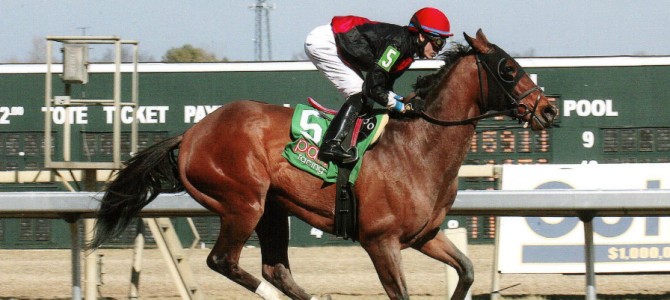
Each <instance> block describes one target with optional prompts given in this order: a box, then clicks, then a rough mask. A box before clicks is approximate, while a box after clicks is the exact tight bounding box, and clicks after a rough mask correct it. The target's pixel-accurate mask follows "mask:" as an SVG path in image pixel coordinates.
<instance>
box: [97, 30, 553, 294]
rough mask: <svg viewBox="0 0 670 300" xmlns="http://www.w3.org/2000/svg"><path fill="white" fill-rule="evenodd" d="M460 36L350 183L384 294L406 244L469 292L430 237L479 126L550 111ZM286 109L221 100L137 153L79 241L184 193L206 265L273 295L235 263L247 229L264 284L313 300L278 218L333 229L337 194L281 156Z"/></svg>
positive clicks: (484, 46) (442, 239)
mask: <svg viewBox="0 0 670 300" xmlns="http://www.w3.org/2000/svg"><path fill="white" fill-rule="evenodd" d="M464 36H465V39H466V41H467V42H468V44H469V46H470V47H467V46H464V45H461V47H457V48H458V50H457V51H454V52H455V53H450V54H448V55H447V58H449V59H447V60H446V63H445V65H444V66H443V67H441V68H440V70H438V71H437V72H436V73H434V74H431V75H427V76H424V77H422V78H420V79H419V80H417V83H416V84H415V89H416V92H417V94H418V95H419V96H420V97H421V98H423V99H425V105H424V109H423V111H422V113H421V114H419V116H418V117H414V118H408V117H401V118H393V119H392V120H391V121H389V123H388V125H387V126H386V129H385V132H384V135H383V136H382V138H381V139H380V140H379V141H378V143H377V144H376V145H375V146H374V147H372V148H371V149H370V150H369V151H368V152H367V153H366V154H365V156H363V158H362V159H363V167H362V169H361V171H360V173H359V177H358V180H357V182H356V184H355V187H354V192H355V194H356V198H357V199H359V204H358V209H359V211H358V216H359V228H358V231H357V232H358V236H356V237H355V239H356V240H358V241H359V242H360V245H361V246H362V247H363V248H364V249H365V251H366V252H367V253H368V255H369V256H370V259H371V260H372V262H373V265H374V267H375V269H376V271H377V274H378V276H379V279H380V281H381V284H382V286H383V287H384V289H385V291H386V293H387V295H388V297H389V298H391V299H408V298H409V293H408V290H407V287H406V283H405V278H404V275H403V271H402V268H401V250H402V249H405V248H410V247H411V248H414V249H417V250H418V251H420V252H422V253H424V254H425V255H428V256H429V257H432V258H434V259H436V260H439V261H441V262H443V263H446V264H448V265H450V266H451V267H453V268H455V269H456V271H457V273H458V275H459V280H458V284H457V286H456V290H455V293H454V294H453V297H452V299H463V298H464V297H465V295H466V293H467V291H468V290H469V288H470V286H471V285H472V282H473V280H474V272H473V267H472V263H471V261H470V260H469V259H468V258H467V257H466V256H465V255H464V254H463V253H461V252H460V251H459V250H458V249H457V248H456V247H455V246H454V245H453V244H452V243H451V242H450V241H449V240H448V239H447V237H446V236H445V235H444V234H438V233H439V231H440V225H441V224H442V222H443V220H444V218H445V216H446V213H447V212H448V211H449V209H450V208H451V206H452V204H453V203H454V199H455V197H456V192H457V184H458V178H457V174H458V170H459V168H460V166H461V164H462V163H463V160H464V159H465V156H466V153H467V151H468V148H469V146H470V141H471V139H472V137H473V135H474V132H475V127H476V124H477V121H478V120H479V119H481V118H483V117H487V116H490V115H491V113H487V112H490V111H492V110H495V111H499V113H495V114H501V113H500V112H504V113H505V114H510V115H511V116H512V117H513V118H516V119H519V121H521V122H526V123H527V124H529V125H530V126H531V128H532V129H533V130H542V129H544V128H548V127H551V125H552V123H553V120H554V117H555V116H556V114H557V109H556V108H555V107H553V106H552V105H551V104H550V103H549V102H548V99H547V98H546V97H545V95H544V94H543V92H542V90H540V89H539V88H538V87H537V85H535V83H533V81H532V80H531V79H530V77H529V76H528V75H527V74H526V73H525V72H524V71H523V69H522V68H521V67H520V66H519V64H518V63H517V62H516V61H515V60H514V59H513V58H512V57H510V56H509V55H508V54H507V53H505V52H504V51H503V50H502V49H500V48H499V47H498V46H496V45H494V44H491V43H489V41H488V40H487V38H486V36H485V35H484V34H483V33H482V31H481V29H480V30H479V31H477V34H476V37H475V38H473V37H470V36H468V35H467V34H464ZM468 48H469V49H468ZM292 112H293V109H291V108H285V107H279V106H275V105H271V104H266V103H261V102H255V101H237V102H233V103H229V104H226V105H224V106H222V107H221V108H219V109H218V110H216V111H214V112H212V113H211V114H209V115H208V116H207V117H205V118H204V119H202V120H201V121H200V122H199V123H197V124H195V125H194V126H193V127H191V128H190V129H188V130H187V131H186V132H184V133H183V134H182V135H179V136H175V137H172V138H169V139H167V140H165V141H162V142H160V143H158V144H156V145H153V146H151V147H149V148H147V149H145V150H143V151H141V152H139V153H138V154H137V155H135V156H134V157H133V158H131V159H130V160H129V161H128V162H127V163H126V166H125V168H124V169H122V170H120V172H119V173H118V175H117V177H116V179H115V180H114V181H112V182H111V183H110V184H109V185H108V186H107V188H106V193H105V195H104V197H103V198H102V201H101V205H100V209H99V211H98V214H97V224H96V228H95V231H96V232H95V236H94V239H93V240H92V241H91V243H90V244H89V245H88V246H89V247H90V248H97V247H99V246H101V245H102V244H103V243H104V242H105V241H107V240H108V239H109V238H111V237H113V236H117V235H119V234H120V233H121V232H122V231H123V230H124V229H125V228H126V226H127V225H128V224H129V223H130V222H131V221H132V220H133V219H134V218H136V217H137V215H138V214H139V213H140V211H141V209H142V208H143V207H144V206H145V205H147V204H148V203H149V202H150V201H152V200H153V199H154V198H155V197H156V196H157V195H158V194H159V193H162V192H179V191H184V190H185V191H186V192H188V194H190V195H191V196H192V197H193V198H194V199H195V200H196V201H198V202H199V203H200V204H202V205H203V206H204V207H206V208H207V209H209V210H211V211H212V212H214V213H216V214H217V215H218V216H219V218H220V222H221V229H220V233H219V237H218V239H217V241H216V243H215V245H214V246H213V247H212V251H211V253H210V254H209V256H208V257H207V265H208V266H209V267H210V268H211V269H213V270H214V271H216V272H219V273H221V274H223V275H224V276H226V277H227V278H229V279H230V280H232V281H234V282H236V283H238V284H240V285H242V286H244V287H245V288H247V289H248V290H250V291H252V292H255V293H257V294H258V295H260V296H261V297H263V298H264V299H279V298H280V296H279V293H278V292H277V290H276V289H274V288H272V287H271V286H270V285H268V284H267V283H266V282H264V281H261V280H259V279H258V278H256V277H254V276H253V275H251V274H249V273H247V271H245V270H243V269H242V268H241V267H240V265H239V258H240V253H241V251H242V248H243V246H244V244H245V242H246V241H247V240H248V238H249V237H250V235H251V234H252V233H253V232H254V231H256V234H257V235H258V239H259V241H260V248H261V255H262V268H261V273H262V276H263V278H264V279H265V280H266V281H267V282H269V283H270V284H272V285H274V286H275V287H276V288H277V289H279V290H280V291H281V292H283V293H284V294H285V295H287V296H289V297H290V298H292V299H316V298H315V297H314V298H313V296H311V295H310V294H308V293H307V292H305V291H304V290H303V289H302V288H301V287H300V286H298V284H297V283H295V281H294V280H293V278H292V275H291V268H290V264H289V259H288V254H287V248H288V237H289V236H288V235H289V224H288V215H289V214H292V215H294V216H296V217H298V218H300V219H302V220H303V221H305V222H307V223H308V224H310V225H312V226H314V227H316V228H318V229H321V230H323V231H325V232H329V233H332V232H333V231H334V210H335V193H336V188H335V185H334V184H328V183H324V182H323V181H322V180H321V179H318V178H316V177H314V176H312V175H310V174H307V173H305V172H303V171H300V170H298V169H297V168H295V167H293V166H292V165H290V164H289V163H288V162H287V160H286V159H285V158H283V157H282V151H283V149H284V147H285V146H286V144H287V143H288V142H289V127H290V124H291V117H292ZM177 150H178V156H177V157H176V159H175V152H176V151H177Z"/></svg>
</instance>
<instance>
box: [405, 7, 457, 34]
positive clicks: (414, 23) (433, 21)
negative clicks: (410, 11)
mask: <svg viewBox="0 0 670 300" xmlns="http://www.w3.org/2000/svg"><path fill="white" fill-rule="evenodd" d="M409 28H410V30H416V31H419V32H422V33H426V34H429V35H432V36H434V37H441V38H447V37H450V36H452V35H454V34H453V33H451V32H450V31H449V30H450V28H451V26H450V24H449V19H447V16H446V15H445V14H444V13H443V12H441V11H440V10H439V9H437V8H432V7H424V8H422V9H419V10H418V11H416V12H415V13H414V15H413V16H412V18H411V19H410V20H409Z"/></svg>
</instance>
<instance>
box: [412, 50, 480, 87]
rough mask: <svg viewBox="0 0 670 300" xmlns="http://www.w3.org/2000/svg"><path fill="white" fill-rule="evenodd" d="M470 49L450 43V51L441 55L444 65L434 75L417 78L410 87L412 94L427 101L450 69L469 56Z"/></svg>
mask: <svg viewBox="0 0 670 300" xmlns="http://www.w3.org/2000/svg"><path fill="white" fill-rule="evenodd" d="M472 51H473V50H472V48H471V47H470V46H469V45H464V44H458V43H452V44H451V49H449V50H448V51H446V52H445V53H443V54H442V55H444V65H443V66H442V67H440V68H439V69H438V70H437V71H436V72H435V73H433V74H429V75H423V76H419V77H417V79H416V83H414V84H413V85H412V88H413V89H414V92H415V93H416V95H417V96H419V97H421V98H422V99H428V97H429V95H430V92H431V91H432V90H433V89H434V88H435V87H436V86H437V85H438V84H439V83H440V82H441V81H442V79H443V77H444V76H445V75H446V74H447V73H449V70H450V69H451V67H453V66H454V64H456V62H457V61H458V60H459V59H461V58H462V57H464V56H467V55H469V54H471V52H472Z"/></svg>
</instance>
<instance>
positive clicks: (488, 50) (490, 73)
mask: <svg viewBox="0 0 670 300" xmlns="http://www.w3.org/2000/svg"><path fill="white" fill-rule="evenodd" d="M464 36H465V40H466V41H467V42H468V44H470V46H471V47H472V48H473V50H474V51H475V56H476V58H477V64H478V68H479V72H480V75H479V76H480V86H481V88H480V90H481V97H482V99H481V100H482V101H483V103H480V107H481V108H482V109H485V110H500V111H502V110H511V111H512V113H510V115H511V116H512V117H513V118H517V119H519V120H520V121H523V122H528V123H529V124H530V126H531V128H532V129H533V130H542V129H544V128H548V127H551V126H552V123H553V121H554V118H555V117H556V115H557V114H558V109H557V108H556V107H554V106H553V105H551V104H550V103H549V100H548V99H547V97H546V96H545V95H544V93H543V92H542V90H541V89H540V88H539V87H538V86H537V85H536V84H535V83H534V82H533V81H532V80H531V79H530V77H529V76H528V74H526V72H525V71H524V70H523V68H522V67H521V66H520V65H519V64H518V63H517V62H516V60H514V59H513V58H512V57H511V56H510V55H509V54H507V53H506V52H505V51H504V50H502V49H500V48H499V47H498V46H496V45H494V44H491V43H490V42H489V41H488V40H487V39H486V36H485V35H484V33H483V32H482V30H481V29H480V30H478V31H477V35H476V38H473V37H470V36H468V35H467V34H465V33H464ZM482 73H485V74H486V76H485V77H484V76H482V75H481V74H482ZM484 78H485V79H484ZM484 82H486V84H484Z"/></svg>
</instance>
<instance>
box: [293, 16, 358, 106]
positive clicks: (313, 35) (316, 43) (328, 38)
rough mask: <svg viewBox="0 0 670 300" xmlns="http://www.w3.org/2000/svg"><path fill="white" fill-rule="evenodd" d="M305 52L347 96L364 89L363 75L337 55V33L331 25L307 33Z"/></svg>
mask: <svg viewBox="0 0 670 300" xmlns="http://www.w3.org/2000/svg"><path fill="white" fill-rule="evenodd" d="M305 53H306V54H307V57H309V59H310V60H311V61H312V63H314V65H315V66H316V68H317V69H318V70H319V71H321V73H323V74H324V75H325V76H326V78H328V80H330V82H332V83H333V84H334V85H335V87H336V88H337V90H338V91H339V92H340V93H341V94H342V95H343V96H344V97H345V98H347V97H349V96H351V95H354V94H358V93H360V92H361V91H362V90H363V78H362V77H361V75H359V73H358V72H356V71H355V70H354V69H352V68H350V67H349V66H347V65H346V64H345V63H344V62H343V61H342V59H340V57H339V55H337V46H335V35H334V34H333V30H332V29H331V27H330V25H323V26H319V27H317V28H314V30H312V31H311V32H310V33H309V34H308V35H307V38H306V39H305Z"/></svg>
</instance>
